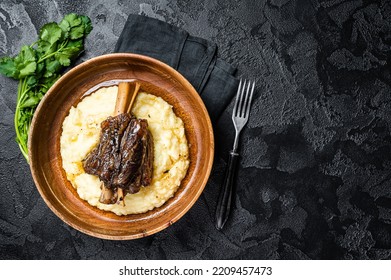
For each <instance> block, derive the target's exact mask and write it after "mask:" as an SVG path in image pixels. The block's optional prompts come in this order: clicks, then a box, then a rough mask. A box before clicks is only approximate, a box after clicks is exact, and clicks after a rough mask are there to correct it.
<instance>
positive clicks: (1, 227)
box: [0, 0, 391, 259]
mask: <svg viewBox="0 0 391 280" xmlns="http://www.w3.org/2000/svg"><path fill="white" fill-rule="evenodd" d="M145 2H147V3H144V2H142V1H123V0H117V1H114V0H112V1H111V0H110V1H109V0H98V1H92V0H91V1H70V0H67V1H47V0H33V1H28V0H24V1H23V0H3V1H1V2H0V55H14V54H16V53H17V52H18V50H19V48H20V46H21V45H23V44H29V43H31V42H33V41H34V40H35V38H36V35H35V34H36V32H37V30H39V28H40V26H41V25H42V24H44V23H45V22H47V21H58V20H59V19H60V18H62V16H63V15H64V14H66V13H69V12H77V13H82V14H86V15H88V16H90V17H91V19H92V21H93V24H94V30H93V32H92V33H91V35H90V36H89V38H88V41H87V45H86V49H87V50H86V52H85V54H84V55H83V56H82V57H81V58H80V60H79V61H78V63H80V62H82V61H85V60H87V59H89V58H91V57H94V56H97V55H100V54H104V53H109V52H112V51H113V48H114V45H115V42H116V40H117V39H118V36H119V34H120V32H121V30H122V27H123V25H124V23H125V20H126V18H127V15H128V14H130V13H139V12H140V11H141V12H142V13H144V14H146V15H148V16H152V17H155V18H158V19H162V20H165V21H167V22H169V23H172V24H175V25H177V26H179V27H182V28H184V29H186V30H187V31H188V32H189V33H190V34H192V35H195V36H200V37H203V38H206V39H209V40H212V41H214V42H216V43H217V45H218V46H219V56H220V57H221V58H223V59H224V60H226V61H228V62H230V63H232V64H234V65H237V66H238V69H239V71H238V76H240V77H245V78H249V79H253V80H255V81H256V82H257V90H256V98H255V101H254V103H253V108H252V109H253V111H252V115H251V118H250V120H249V123H248V126H247V127H246V129H245V131H244V133H243V134H242V138H241V139H242V141H241V147H242V150H241V152H242V155H243V157H242V159H241V162H240V167H241V168H240V170H239V175H238V177H239V181H238V195H237V198H236V210H235V211H234V213H233V216H232V217H231V219H230V220H229V222H228V224H227V226H226V229H225V230H224V231H223V232H218V231H217V230H215V228H214V224H213V217H214V208H215V201H216V198H217V195H218V190H219V186H220V183H221V180H222V176H223V173H224V162H223V161H222V160H217V161H216V164H215V165H214V170H213V174H212V176H211V179H210V181H209V183H208V185H207V187H206V189H205V191H204V193H203V194H202V196H201V197H200V199H199V200H198V201H197V203H196V204H195V205H194V207H193V208H192V209H191V210H190V211H189V212H188V213H187V214H186V215H185V216H184V217H183V218H182V219H180V220H179V221H178V222H177V223H175V224H174V225H173V226H171V227H169V228H168V229H166V230H164V231H162V232H160V233H157V234H155V235H153V236H150V237H147V238H144V239H139V240H133V241H121V242H120V241H106V240H100V239H96V238H92V237H89V236H87V235H84V234H82V233H80V232H78V231H76V230H74V229H73V228H70V227H69V226H67V225H65V224H64V223H63V222H62V221H61V220H60V219H59V218H57V217H56V216H55V215H54V214H53V213H52V212H51V211H50V210H49V209H48V207H47V206H46V205H45V203H44V202H43V200H42V199H41V197H40V195H39V194H38V192H37V190H36V188H35V186H34V183H33V181H32V178H31V175H30V171H29V168H28V165H27V164H26V163H25V161H24V159H23V157H22V156H21V154H20V153H19V150H18V147H17V145H16V143H15V141H14V138H15V135H14V129H13V112H14V107H15V100H16V97H15V94H16V90H17V83H16V82H15V81H13V80H10V79H7V78H4V77H0V179H1V188H0V258H2V259H389V258H391V188H390V183H391V171H390V168H391V138H390V124H391V110H390V108H389V107H388V106H390V104H391V96H390V93H391V88H390V86H391V73H390V66H389V65H390V62H391V61H390V59H391V4H390V1H386V0H383V1H380V0H379V1H369V0H354V1H353V0H350V1H345V0H325V1H323V0H252V1H250V0H248V1H238V0H230V1H223V0H212V1H170V0H160V1H159V0H151V1H145ZM231 111H232V104H231V105H230V106H229V107H228V108H227V110H226V111H225V113H224V115H223V116H222V117H221V120H220V122H219V124H218V126H217V127H216V130H217V135H218V137H219V139H223V138H224V137H226V135H228V131H229V130H230V129H231V126H229V127H227V124H229V125H231V124H230V112H231ZM230 146H231V143H228V142H225V144H224V145H220V147H219V152H221V151H224V150H227V149H229V147H230Z"/></svg>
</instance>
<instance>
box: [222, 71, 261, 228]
mask: <svg viewBox="0 0 391 280" xmlns="http://www.w3.org/2000/svg"><path fill="white" fill-rule="evenodd" d="M254 87H255V82H250V81H246V80H244V81H242V79H241V80H240V82H239V87H238V92H237V93H236V100H235V105H234V109H233V112H232V121H233V124H234V127H235V141H234V146H233V149H232V151H230V152H229V157H228V163H227V167H226V170H225V178H224V182H223V185H222V186H221V190H220V195H219V200H218V202H217V208H216V228H217V229H218V230H220V229H222V228H223V227H224V224H225V222H226V221H227V220H228V217H229V214H230V212H231V206H232V197H233V194H234V192H235V188H234V181H235V174H236V166H237V163H238V161H239V153H238V144H239V135H240V132H241V131H242V128H243V127H244V126H245V124H246V123H247V121H248V116H249V115H250V106H251V101H252V98H253V93H254Z"/></svg>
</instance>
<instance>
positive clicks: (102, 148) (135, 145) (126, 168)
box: [83, 113, 153, 204]
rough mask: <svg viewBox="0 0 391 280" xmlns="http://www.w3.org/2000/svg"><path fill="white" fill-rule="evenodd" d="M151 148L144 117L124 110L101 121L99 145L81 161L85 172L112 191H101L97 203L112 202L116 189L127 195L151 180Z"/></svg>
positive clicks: (150, 136) (149, 134)
mask: <svg viewBox="0 0 391 280" xmlns="http://www.w3.org/2000/svg"><path fill="white" fill-rule="evenodd" d="M152 151H153V141H152V135H151V133H150V132H149V130H148V123H147V121H146V120H144V119H137V118H135V117H134V116H132V115H131V114H129V113H124V114H120V115H118V116H115V117H109V118H107V119H106V120H105V121H103V122H102V123H101V135H100V140H99V144H98V146H97V147H96V148H95V149H94V150H92V151H91V153H90V154H89V155H88V156H87V157H86V159H85V160H84V162H83V166H84V170H85V172H86V173H89V174H92V175H96V176H98V177H99V179H100V180H101V181H102V182H103V183H104V186H105V187H106V188H108V189H109V191H112V193H113V194H112V195H110V194H104V193H102V196H101V197H100V202H102V203H105V204H113V203H115V202H116V201H117V195H116V193H117V190H118V188H121V189H122V190H123V192H124V195H126V194H127V193H137V192H138V191H139V190H140V187H141V186H148V185H149V184H150V183H151V179H152V169H153V165H152V164H153V152H152Z"/></svg>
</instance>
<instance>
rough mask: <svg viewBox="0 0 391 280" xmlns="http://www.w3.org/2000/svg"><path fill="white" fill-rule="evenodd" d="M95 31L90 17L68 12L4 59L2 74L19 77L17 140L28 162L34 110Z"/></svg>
mask: <svg viewBox="0 0 391 280" xmlns="http://www.w3.org/2000/svg"><path fill="white" fill-rule="evenodd" d="M91 30H92V25H91V20H90V18H89V17H87V16H84V15H77V14H74V13H72V14H68V15H66V16H65V17H64V18H63V19H62V20H61V22H60V23H58V24H57V23H55V22H50V23H47V24H45V25H44V26H43V27H42V28H41V29H40V31H39V37H38V40H37V41H36V42H34V43H33V44H31V45H30V46H27V45H25V46H23V47H22V48H21V50H20V52H19V54H18V55H16V56H15V57H2V58H0V74H3V75H5V76H7V77H10V78H13V79H16V80H19V85H18V93H17V99H16V100H17V101H16V108H15V118H14V125H15V131H16V142H17V143H18V145H19V148H20V150H21V152H22V154H23V156H24V157H25V158H26V160H27V161H28V149H27V138H28V132H29V129H30V125H31V120H32V118H33V115H34V111H35V109H36V107H37V105H38V103H39V102H40V101H41V99H42V97H43V96H44V95H45V93H46V92H47V91H48V90H49V88H50V87H51V86H52V85H53V84H54V83H55V81H57V80H58V78H59V77H60V74H61V72H62V71H63V70H64V68H65V67H68V66H70V65H71V63H72V62H73V61H74V60H75V59H76V58H77V57H78V56H79V55H80V53H82V52H83V51H84V39H85V38H86V36H87V35H88V34H89V33H90V32H91Z"/></svg>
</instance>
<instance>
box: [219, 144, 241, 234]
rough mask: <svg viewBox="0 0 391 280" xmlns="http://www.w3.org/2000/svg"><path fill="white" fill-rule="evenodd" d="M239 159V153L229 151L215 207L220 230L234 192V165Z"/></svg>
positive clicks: (226, 216) (229, 210)
mask: <svg viewBox="0 0 391 280" xmlns="http://www.w3.org/2000/svg"><path fill="white" fill-rule="evenodd" d="M238 161H239V154H238V153H236V152H234V151H231V152H230V153H229V157H228V164H227V167H226V170H225V176H224V182H223V185H222V186H221V190H220V195H219V200H218V202H217V207H216V228H217V229H218V230H221V229H222V228H223V227H224V224H225V222H226V221H227V220H228V217H229V214H230V212H231V207H232V200H233V199H232V198H233V195H234V192H235V188H234V181H235V176H236V170H237V168H236V166H237V164H238Z"/></svg>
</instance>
